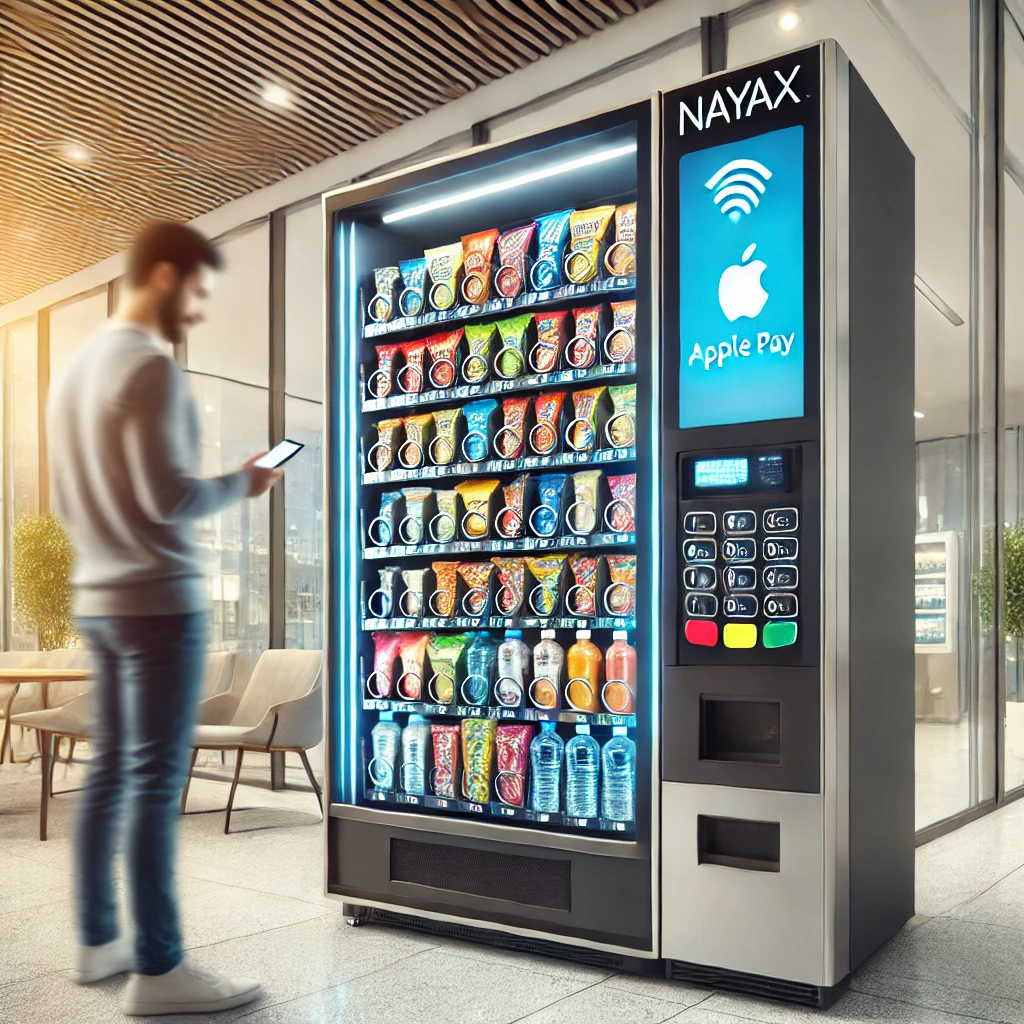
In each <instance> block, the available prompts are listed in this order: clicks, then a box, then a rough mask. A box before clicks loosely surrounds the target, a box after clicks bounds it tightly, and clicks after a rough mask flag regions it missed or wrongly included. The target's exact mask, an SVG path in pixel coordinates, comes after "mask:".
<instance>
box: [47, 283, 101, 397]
mask: <svg viewBox="0 0 1024 1024" xmlns="http://www.w3.org/2000/svg"><path fill="white" fill-rule="evenodd" d="M106 319H107V289H106V286H104V287H103V288H102V289H101V290H99V291H96V292H92V293H91V294H89V295H83V296H80V297H79V298H77V299H73V300H72V301H71V302H66V303H64V304H63V305H61V306H54V307H53V309H51V310H50V380H51V381H54V380H56V379H57V378H58V377H59V376H60V374H61V373H62V372H63V370H64V367H65V366H67V363H68V360H69V359H70V358H71V356H72V355H73V354H74V352H75V349H77V348H78V346H79V345H81V344H82V342H84V341H88V340H89V338H90V337H91V336H92V335H93V334H94V333H95V331H96V329H97V328H98V327H99V326H100V325H101V324H102V323H103V322H104V321H105V320H106Z"/></svg>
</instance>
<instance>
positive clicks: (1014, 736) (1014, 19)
mask: <svg viewBox="0 0 1024 1024" xmlns="http://www.w3.org/2000/svg"><path fill="white" fill-rule="evenodd" d="M1017 12H1018V15H1017V16H1015V14H1014V10H1013V8H1011V7H1010V6H1009V5H1008V6H1007V7H1006V11H1005V15H1004V21H1003V48H1004V52H1003V63H1004V67H1005V81H1004V87H1003V96H1004V123H1005V135H1004V142H1005V145H1004V150H1003V161H1004V167H1005V170H1004V172H1003V259H1004V263H1003V280H1004V282H1005V285H1006V287H1004V288H1003V289H1002V294H1003V297H1004V308H1003V327H1004V330H1003V373H1004V381H1005V390H1004V401H1005V405H1004V418H1005V422H1006V448H1005V452H1006V457H1005V470H1004V474H1003V481H1004V502H1003V508H1004V517H1003V523H1004V530H1005V533H1004V537H1005V548H1004V555H1005V573H1006V587H1005V593H1006V599H1005V603H1004V606H1003V618H1004V627H1005V632H1006V708H1005V729H1006V732H1005V739H1006V742H1005V746H1004V754H1003V772H1004V781H1005V787H1006V790H1007V791H1011V790H1014V789H1018V788H1020V787H1021V786H1024V480H1022V473H1024V294H1022V293H1021V289H1020V286H1019V282H1020V281H1021V280H1022V278H1024V32H1022V29H1024V24H1022V22H1024V11H1022V10H1021V8H1020V7H1019V6H1018V7H1017ZM1018 17H1019V18H1020V19H1021V20H1018Z"/></svg>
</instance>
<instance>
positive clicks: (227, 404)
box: [189, 373, 270, 664]
mask: <svg viewBox="0 0 1024 1024" xmlns="http://www.w3.org/2000/svg"><path fill="white" fill-rule="evenodd" d="M189 378H190V381H191V384H192V389H193V393H194V394H195V396H196V402H197V403H198V406H199V416H200V418H201V420H202V425H203V444H202V465H201V467H200V472H201V473H202V474H203V475H204V476H217V475H220V474H222V473H230V472H233V471H234V470H236V469H238V468H239V466H240V465H241V464H242V462H243V461H244V460H245V459H246V458H248V457H249V456H250V455H253V454H254V453H256V452H258V451H262V450H263V449H265V448H266V447H267V404H268V401H269V399H268V393H267V391H266V389H264V388H254V387H248V386H247V385H245V384H237V383H235V382H233V381H225V380H220V379H219V378H215V377H204V376H202V375H201V374H195V373H191V374H189ZM196 533H197V537H198V540H199V544H200V545H201V546H202V547H203V548H205V549H206V550H207V551H208V553H209V573H210V576H209V580H208V584H207V585H208V587H209V595H210V602H211V609H212V610H211V622H210V649H211V650H215V651H216V650H244V651H246V652H248V654H249V656H250V657H251V659H252V663H253V664H255V663H256V659H257V658H258V657H259V655H260V654H261V653H262V652H263V651H264V650H266V648H267V646H268V643H269V640H270V499H269V497H268V496H267V495H263V496H262V497H260V498H255V499H252V500H245V501H242V502H239V503H238V504H237V505H233V506H232V507H231V508H227V509H225V510H224V511H223V512H221V513H220V514H219V515H216V516H214V517H213V518H211V519H201V520H199V521H198V522H197V523H196Z"/></svg>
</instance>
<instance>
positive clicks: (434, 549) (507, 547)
mask: <svg viewBox="0 0 1024 1024" xmlns="http://www.w3.org/2000/svg"><path fill="white" fill-rule="evenodd" d="M635 544H636V534H635V533H590V534H571V535H569V536H562V537H523V538H521V539H518V540H459V541H453V542H452V543H450V544H419V545H416V544H393V545H391V546H390V547H368V548H364V549H363V558H364V559H365V560H366V561H368V562H379V561H385V560H388V559H392V558H412V557H416V556H422V557H427V556H430V557H433V556H436V555H472V554H486V553H489V552H512V553H517V552H523V551H571V550H575V549H576V548H624V547H633V546H634V545H635Z"/></svg>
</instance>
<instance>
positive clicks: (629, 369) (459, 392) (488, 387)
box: [363, 362, 636, 412]
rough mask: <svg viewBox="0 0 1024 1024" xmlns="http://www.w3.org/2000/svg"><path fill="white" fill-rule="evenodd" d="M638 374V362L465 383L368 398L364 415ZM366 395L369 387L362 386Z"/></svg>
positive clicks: (602, 364)
mask: <svg viewBox="0 0 1024 1024" xmlns="http://www.w3.org/2000/svg"><path fill="white" fill-rule="evenodd" d="M635 373H636V363H635V362H627V363H601V364H600V365H598V366H591V367H590V368H589V369H580V370H556V371H555V372H553V373H533V374H530V376H528V377H516V378H514V379H513V380H492V381H488V382H487V383H486V384H462V385H460V386H458V387H454V388H447V389H445V390H443V391H439V390H432V391H423V392H421V393H420V394H418V395H415V394H410V395H407V394H405V393H402V394H397V395H389V396H388V397H387V398H366V399H364V400H363V412H381V411H382V410H385V409H409V408H413V407H419V406H422V405H438V404H440V403H444V402H451V401H461V400H462V399H466V398H486V397H488V396H489V395H506V394H510V393H514V392H517V391H530V390H531V389H533V388H545V387H552V386H553V385H556V384H578V383H580V382H581V381H588V380H601V379H602V378H605V377H630V376H633V375H634V374H635ZM363 390H364V392H365V391H366V387H365V385H364V387H363Z"/></svg>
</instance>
